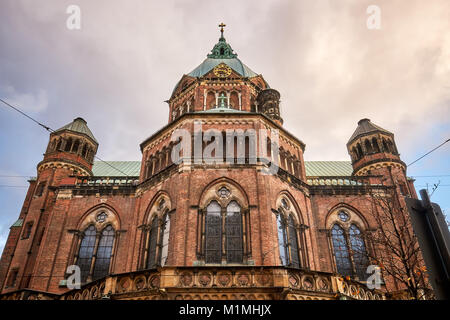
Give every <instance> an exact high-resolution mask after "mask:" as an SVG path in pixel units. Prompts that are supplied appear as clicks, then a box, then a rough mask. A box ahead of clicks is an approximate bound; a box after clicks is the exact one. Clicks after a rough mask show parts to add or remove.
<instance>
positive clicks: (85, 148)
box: [81, 144, 87, 158]
mask: <svg viewBox="0 0 450 320" xmlns="http://www.w3.org/2000/svg"><path fill="white" fill-rule="evenodd" d="M86 154H87V144H85V145H84V146H83V151H82V152H81V156H82V157H83V158H86Z"/></svg>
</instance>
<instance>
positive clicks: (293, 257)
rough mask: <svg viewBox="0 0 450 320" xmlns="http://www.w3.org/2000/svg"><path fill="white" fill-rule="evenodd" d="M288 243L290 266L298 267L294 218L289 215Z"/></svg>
mask: <svg viewBox="0 0 450 320" xmlns="http://www.w3.org/2000/svg"><path fill="white" fill-rule="evenodd" d="M288 221H289V222H288V228H289V245H290V246H291V266H292V267H294V268H300V259H299V256H298V242H297V230H296V229H295V224H294V218H292V216H289V220H288Z"/></svg>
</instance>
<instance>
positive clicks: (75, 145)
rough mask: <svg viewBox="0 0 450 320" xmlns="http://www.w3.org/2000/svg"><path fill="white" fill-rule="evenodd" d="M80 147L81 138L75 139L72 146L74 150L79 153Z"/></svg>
mask: <svg viewBox="0 0 450 320" xmlns="http://www.w3.org/2000/svg"><path fill="white" fill-rule="evenodd" d="M79 147H80V140H78V139H77V140H75V142H74V143H73V146H72V152H75V153H78V148H79Z"/></svg>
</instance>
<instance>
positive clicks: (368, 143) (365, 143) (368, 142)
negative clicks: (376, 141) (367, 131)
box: [364, 139, 373, 154]
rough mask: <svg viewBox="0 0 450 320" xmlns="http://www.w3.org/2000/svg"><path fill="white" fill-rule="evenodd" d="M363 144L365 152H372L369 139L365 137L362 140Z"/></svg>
mask: <svg viewBox="0 0 450 320" xmlns="http://www.w3.org/2000/svg"><path fill="white" fill-rule="evenodd" d="M364 145H365V147H366V152H367V153H368V154H371V153H373V149H372V145H371V144H370V141H369V140H367V139H366V140H365V141H364Z"/></svg>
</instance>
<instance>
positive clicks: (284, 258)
mask: <svg viewBox="0 0 450 320" xmlns="http://www.w3.org/2000/svg"><path fill="white" fill-rule="evenodd" d="M277 229H278V247H279V250H280V260H281V264H282V265H283V266H286V265H287V264H288V257H289V255H288V251H287V250H288V246H287V235H286V225H285V223H284V219H283V217H282V216H281V214H277Z"/></svg>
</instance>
